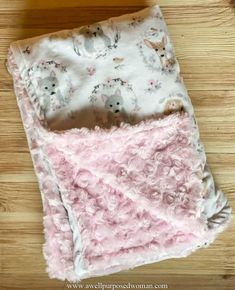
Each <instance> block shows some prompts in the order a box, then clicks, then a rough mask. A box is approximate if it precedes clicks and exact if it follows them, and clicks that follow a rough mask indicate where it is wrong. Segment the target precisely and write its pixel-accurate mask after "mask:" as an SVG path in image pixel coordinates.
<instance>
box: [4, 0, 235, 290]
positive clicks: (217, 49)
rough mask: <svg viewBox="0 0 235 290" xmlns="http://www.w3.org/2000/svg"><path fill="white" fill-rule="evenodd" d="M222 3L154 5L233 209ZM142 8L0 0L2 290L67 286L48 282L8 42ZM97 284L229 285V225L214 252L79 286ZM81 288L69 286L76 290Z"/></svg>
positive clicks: (234, 54)
mask: <svg viewBox="0 0 235 290" xmlns="http://www.w3.org/2000/svg"><path fill="white" fill-rule="evenodd" d="M148 2H153V1H148ZM228 2H229V1H226V0H224V1H223V0H218V1H217V0H162V1H158V3H159V4H160V5H161V8H162V11H163V13H164V18H165V20H166V22H167V24H168V29H169V32H170V34H171V37H172V40H173V43H174V46H175V51H176V54H177V57H178V60H179V62H180V66H181V73H182V76H183V77H184V81H185V84H186V86H187V88H188V90H189V94H190V97H191V99H192V103H193V105H194V108H195V114H196V117H197V121H198V125H199V128H200V134H201V139H202V142H203V143H204V145H205V149H206V152H207V159H208V163H209V166H210V168H211V170H212V172H213V175H214V177H215V181H216V183H217V184H218V185H219V186H220V188H221V189H222V190H223V191H224V192H225V193H226V195H227V196H228V198H229V201H230V204H231V206H232V207H235V195H234V191H235V78H234V75H235V50H234V45H235V26H234V24H235V16H234V11H233V10H232V9H231V8H230V7H229V6H228ZM144 6H146V4H145V1H141V0H132V1H131V0H128V1H126V0H125V1H124V0H113V1H107V0H97V1H91V0H86V1H77V0H67V1H62V0H59V1H52V0H45V1H33V0H32V1H23V0H11V1H9V0H1V1H0V100H1V101H0V255H1V256H0V289H38V290H39V289H43V290H46V289H48V290H49V289H68V285H67V283H65V282H61V281H57V280H50V279H49V278H48V276H47V274H46V273H45V267H46V265H45V261H44V258H43V255H42V244H43V242H44V236H43V227H42V218H43V215H42V204H41V198H40V192H39V189H38V184H37V179H36V176H35V174H34V171H33V167H32V161H31V158H30V154H29V150H28V146H27V141H26V137H25V134H24V130H23V126H22V122H21V119H20V114H19V111H18V108H17V105H16V100H15V96H14V93H13V90H12V79H11V77H10V76H9V74H8V73H7V71H6V69H5V65H4V63H5V59H6V53H7V49H8V47H9V44H10V43H11V42H12V41H14V40H16V39H23V38H27V37H33V36H36V35H40V34H43V33H48V32H52V31H56V30H60V29H65V28H73V27H77V26H80V25H83V24H87V23H92V22H94V21H99V20H103V19H106V18H107V17H112V16H117V15H121V14H124V13H130V12H134V11H137V10H139V9H140V8H141V7H144ZM99 282H100V283H103V284H105V283H106V284H107V283H117V284H124V283H132V284H164V283H165V284H168V288H169V289H179V290H184V289H190V290H194V289H195V290H198V289H205V290H206V289H208V290H212V289H220V290H221V289H234V286H235V227H234V221H233V222H232V224H231V226H230V227H229V229H228V230H227V231H226V232H224V233H223V234H221V235H220V236H219V237H218V239H217V240H216V241H215V243H214V244H213V245H212V246H210V247H209V248H206V249H203V250H199V251H197V252H195V253H193V254H192V255H191V256H189V257H187V258H184V259H180V260H179V259H172V260H168V261H163V262H161V263H155V264H151V265H145V266H141V267H138V268H136V269H133V270H130V271H124V272H121V273H117V274H114V275H110V276H106V277H99V278H94V279H87V280H85V281H82V283H80V284H81V285H82V284H83V285H85V284H87V285H88V284H92V285H94V286H95V285H96V284H97V283H99ZM81 287H82V286H81ZM81 287H80V288H79V287H77V288H78V289H84V288H81ZM84 287H85V286H84ZM119 289H124V288H119ZM136 289H137V288H136Z"/></svg>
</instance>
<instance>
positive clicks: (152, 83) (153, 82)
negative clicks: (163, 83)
mask: <svg viewBox="0 0 235 290" xmlns="http://www.w3.org/2000/svg"><path fill="white" fill-rule="evenodd" d="M148 84H149V86H151V87H153V86H154V85H155V84H156V81H155V80H152V79H151V80H149V81H148Z"/></svg>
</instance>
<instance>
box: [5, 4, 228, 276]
mask: <svg viewBox="0 0 235 290" xmlns="http://www.w3.org/2000/svg"><path fill="white" fill-rule="evenodd" d="M7 65H8V69H9V72H10V73H11V74H12V76H13V79H14V87H15V93H16V96H17V102H18V106H19V109H20V113H21V117H22V121H23V124H24V128H25V132H26V135H27V139H28V144H29V148H30V152H31V156H32V159H33V163H34V169H35V172H36V175H37V177H38V182H39V186H40V191H41V196H42V201H43V209H44V232H45V244H44V247H43V253H44V256H45V259H46V261H47V271H48V273H49V275H50V277H51V278H58V279H62V280H64V279H67V280H69V281H80V280H81V279H84V278H88V277H92V276H100V275H107V274H110V273H114V272H117V271H120V270H125V269H129V268H133V267H136V266H138V265H143V264H147V263H153V262H157V261H161V260H164V259H169V258H179V257H185V256H187V255H189V254H190V253H192V252H193V251H195V250H196V249H198V248H201V247H206V246H207V245H209V244H210V243H212V242H213V241H214V239H215V238H216V236H217V235H218V233H220V232H222V231H223V230H224V229H225V228H226V226H227V225H228V224H229V221H230V217H231V209H230V207H229V205H228V202H227V199H226V198H225V196H224V194H223V193H222V192H221V191H220V190H219V189H218V188H217V187H216V186H215V183H214V181H213V177H212V175H211V173H210V170H209V168H208V166H207V164H206V156H205V152H204V148H203V146H202V144H201V143H200V140H199V133H198V127H197V123H196V120H195V117H194V112H193V107H192V104H191V101H190V98H189V96H188V94H187V91H186V88H185V86H184V84H183V80H182V78H181V77H180V70H179V65H178V62H177V60H176V58H175V54H174V49H173V46H172V44H171V42H170V38H169V34H168V32H167V28H166V24H165V23H164V19H163V16H162V13H161V11H160V8H159V7H158V6H152V7H149V8H146V9H144V10H141V11H139V12H137V13H133V14H128V15H124V16H120V17H115V18H111V19H108V20H106V21H102V22H99V23H95V24H92V25H88V26H83V27H81V28H78V29H73V30H63V31H60V32H57V33H52V34H47V35H43V36H40V37H35V38H31V39H27V40H21V41H17V42H14V43H13V44H12V45H11V47H10V50H9V56H8V63H7Z"/></svg>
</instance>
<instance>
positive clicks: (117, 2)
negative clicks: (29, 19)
mask: <svg viewBox="0 0 235 290" xmlns="http://www.w3.org/2000/svg"><path fill="white" fill-rule="evenodd" d="M228 1H229V0H222V1H221V0H206V1H204V0H187V1H184V2H182V1H181V0H146V1H145V0H112V1H107V0H96V1H93V0H86V1H77V0H68V1H66V2H64V1H56V2H55V1H53V0H41V1H38V0H36V1H35V0H11V1H10V2H9V1H8V0H1V2H0V10H15V9H17V10H21V9H23V10H28V9H45V7H46V8H49V9H53V8H58V7H60V8H66V7H72V8H74V7H84V6H85V7H94V6H95V7H97V6H105V7H107V6H111V7H115V6H140V7H143V6H147V5H154V4H158V5H160V6H176V7H177V6H197V5H200V6H210V7H213V6H219V7H227V6H228Z"/></svg>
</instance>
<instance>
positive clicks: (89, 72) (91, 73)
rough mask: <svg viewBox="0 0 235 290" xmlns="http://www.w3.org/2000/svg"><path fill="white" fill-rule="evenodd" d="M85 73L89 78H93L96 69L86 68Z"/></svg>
mask: <svg viewBox="0 0 235 290" xmlns="http://www.w3.org/2000/svg"><path fill="white" fill-rule="evenodd" d="M87 73H88V75H89V76H93V75H94V74H95V73H96V68H95V67H92V66H91V67H87Z"/></svg>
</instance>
